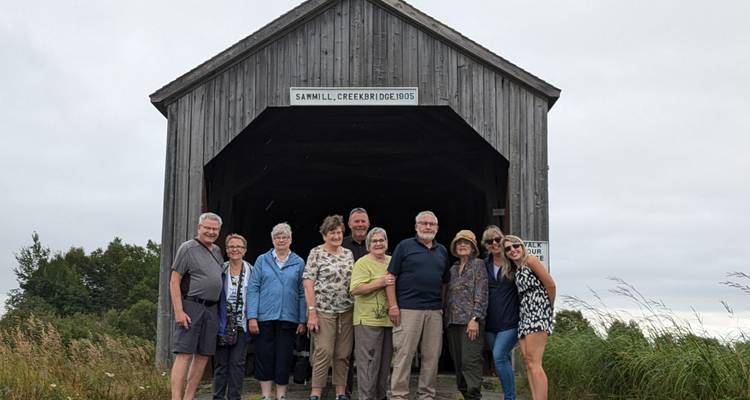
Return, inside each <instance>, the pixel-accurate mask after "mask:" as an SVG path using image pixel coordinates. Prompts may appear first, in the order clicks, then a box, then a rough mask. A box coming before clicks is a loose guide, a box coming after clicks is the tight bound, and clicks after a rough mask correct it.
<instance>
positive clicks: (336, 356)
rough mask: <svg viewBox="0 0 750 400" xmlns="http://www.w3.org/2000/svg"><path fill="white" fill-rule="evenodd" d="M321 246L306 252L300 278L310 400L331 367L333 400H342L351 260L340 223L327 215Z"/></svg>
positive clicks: (348, 345) (349, 341) (349, 340)
mask: <svg viewBox="0 0 750 400" xmlns="http://www.w3.org/2000/svg"><path fill="white" fill-rule="evenodd" d="M320 234H321V235H322V236H323V241H324V243H323V244H321V245H319V246H317V247H315V248H314V249H312V250H310V255H309V256H308V257H307V264H306V265H305V272H304V273H303V275H302V278H303V279H304V287H305V300H306V302H307V328H308V329H309V330H310V332H311V333H312V336H313V343H314V351H313V356H312V360H311V364H312V368H313V374H312V383H311V386H312V389H311V391H310V400H319V399H320V394H321V393H322V391H323V388H324V387H325V386H326V381H327V378H328V368H329V367H331V364H333V379H332V383H333V386H335V388H336V399H337V400H346V394H345V390H346V378H347V373H348V371H349V356H350V355H351V352H352V338H353V333H352V331H353V329H352V305H353V300H352V297H351V296H350V295H349V283H350V280H351V276H352V266H353V264H354V256H353V255H352V252H351V251H350V250H348V249H345V248H343V247H342V246H341V242H342V240H343V237H344V220H343V218H342V217H341V216H340V215H329V216H327V217H326V218H325V220H323V224H321V226H320Z"/></svg>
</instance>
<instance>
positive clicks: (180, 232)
mask: <svg viewBox="0 0 750 400" xmlns="http://www.w3.org/2000/svg"><path fill="white" fill-rule="evenodd" d="M290 86H417V87H419V103H420V104H421V105H449V106H450V107H451V108H452V109H453V110H454V111H455V112H456V113H458V114H459V115H460V116H461V117H462V118H464V120H465V121H466V122H467V123H468V124H469V125H471V126H472V127H473V128H474V129H475V130H476V131H477V132H478V133H479V134H480V135H481V136H482V137H483V138H484V139H485V140H486V141H487V142H488V143H489V144H490V145H492V146H493V147H494V148H495V149H496V150H497V151H498V152H499V153H500V154H502V155H503V156H504V157H505V158H506V159H508V160H509V161H510V171H509V174H508V175H509V189H510V198H509V205H510V209H509V210H507V212H506V215H507V216H508V218H509V225H508V226H509V231H510V232H511V233H515V234H519V235H521V236H522V237H524V238H528V239H535V240H547V239H548V231H549V218H548V205H547V204H548V196H547V111H548V106H547V104H548V101H547V99H546V98H545V97H543V96H542V95H540V94H538V93H536V92H533V91H531V90H530V89H528V88H527V87H526V86H523V85H522V84H520V83H518V82H516V81H514V80H512V79H509V78H508V77H506V76H503V75H502V74H501V73H500V72H499V71H498V70H496V69H495V68H493V67H490V66H488V65H487V64H484V63H482V62H480V61H478V60H476V59H474V58H472V57H469V56H467V55H465V54H463V53H461V52H460V51H458V50H456V48H454V47H452V46H451V45H450V44H448V43H447V42H443V41H440V40H439V39H438V38H436V37H435V36H432V35H431V34H430V33H429V32H427V31H426V30H425V29H423V28H422V27H420V26H417V25H414V24H412V23H410V22H407V21H406V20H403V19H401V18H399V17H397V16H395V15H394V14H393V13H391V12H390V11H388V10H386V9H383V8H382V7H381V6H378V5H374V4H373V3H370V2H369V1H367V0H342V1H338V2H334V3H332V6H331V7H329V8H327V9H325V10H322V11H321V12H320V13H318V14H317V15H314V16H311V18H309V19H307V20H306V21H305V22H303V23H301V24H299V25H298V26H296V27H293V28H292V29H290V30H287V31H285V32H281V34H280V35H279V36H278V37H277V38H276V39H275V40H272V41H271V42H269V43H268V44H266V45H265V46H264V47H262V48H259V49H258V50H257V51H255V52H254V53H252V54H250V55H249V56H247V57H246V58H244V59H242V60H241V61H239V62H238V63H236V64H234V65H232V66H229V67H228V68H226V69H225V70H223V71H222V72H220V73H218V74H216V75H214V76H213V77H211V78H210V79H208V80H206V81H204V82H202V83H201V84H200V85H198V86H196V87H195V88H194V89H193V90H192V91H191V92H189V93H187V94H186V95H184V96H183V97H181V98H180V99H179V100H177V101H176V102H173V103H171V104H170V105H169V107H168V119H169V123H168V124H169V125H168V126H169V128H168V131H169V133H168V136H169V138H168V142H167V143H168V145H167V168H166V177H165V201H164V228H163V235H162V244H163V248H162V249H163V251H162V279H164V278H167V277H168V268H169V265H170V264H171V262H172V259H173V257H174V251H175V250H176V247H177V246H178V245H179V244H180V243H181V242H183V241H185V240H187V239H189V238H190V237H192V236H193V235H194V234H195V226H196V224H197V218H198V215H199V214H200V212H201V211H202V207H203V193H202V192H203V166H204V165H205V164H206V163H208V162H209V161H210V160H211V159H213V158H214V156H215V155H217V154H218V153H219V152H220V151H221V150H222V149H223V148H224V147H225V146H226V145H227V144H228V143H229V142H230V141H231V140H232V139H233V138H234V137H235V136H236V135H237V134H239V133H240V132H241V131H242V129H243V128H244V127H246V126H247V125H248V124H249V123H250V122H251V121H253V119H254V118H255V117H256V116H258V115H259V114H260V113H261V112H263V110H265V109H266V107H273V106H288V105H289V96H288V90H289V87H290ZM165 269H167V271H166V272H164V270H165ZM166 281H167V282H168V279H166ZM163 285H164V281H163V282H162V286H163ZM162 289H163V288H162ZM164 296H168V290H167V292H166V293H165V292H164V290H160V297H161V298H160V310H161V312H160V325H159V336H160V337H162V335H165V334H166V333H165V332H167V330H165V329H166V327H167V326H169V327H171V320H172V318H171V313H172V310H171V306H170V307H169V310H168V311H165V310H164V307H166V305H167V304H168V301H169V300H168V299H166V300H165V299H164ZM166 340H168V337H167V339H166ZM163 350H164V349H163V348H162V350H161V351H163ZM168 356H169V355H168V354H166V355H164V354H161V355H160V357H168ZM160 359H161V360H166V358H160Z"/></svg>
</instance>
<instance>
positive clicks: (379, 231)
mask: <svg viewBox="0 0 750 400" xmlns="http://www.w3.org/2000/svg"><path fill="white" fill-rule="evenodd" d="M377 234H380V235H383V239H385V241H386V242H388V234H387V233H386V232H385V229H383V228H381V227H379V226H376V227H374V228H372V229H370V232H367V237H366V238H365V248H366V249H367V251H370V244H371V243H372V237H373V236H375V235H377Z"/></svg>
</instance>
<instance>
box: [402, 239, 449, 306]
mask: <svg viewBox="0 0 750 400" xmlns="http://www.w3.org/2000/svg"><path fill="white" fill-rule="evenodd" d="M388 272H390V273H392V274H393V275H396V299H397V300H398V306H399V308H404V309H407V310H442V309H443V296H442V295H443V284H444V283H448V281H449V280H450V263H449V260H448V250H446V249H445V246H443V245H442V244H440V243H437V242H435V241H433V242H432V247H431V248H429V249H428V248H427V247H426V246H425V245H424V244H422V243H421V242H419V241H418V240H417V238H416V237H414V238H410V239H405V240H402V241H401V243H399V244H398V246H396V249H395V250H394V251H393V255H392V256H391V262H390V264H388Z"/></svg>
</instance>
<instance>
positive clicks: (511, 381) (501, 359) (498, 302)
mask: <svg viewBox="0 0 750 400" xmlns="http://www.w3.org/2000/svg"><path fill="white" fill-rule="evenodd" d="M503 237H504V235H503V232H502V231H501V230H500V228H498V227H497V226H495V225H490V226H488V227H487V229H485V230H484V233H483V234H482V243H484V247H485V248H486V249H487V253H488V254H487V258H486V259H485V267H486V268H487V278H488V279H487V282H488V286H489V296H488V302H487V321H486V324H485V328H484V329H485V332H486V337H487V344H488V345H489V348H490V349H491V350H492V358H493V359H494V361H495V372H496V374H497V377H498V378H500V384H501V385H502V386H503V398H504V400H515V398H516V384H515V376H514V374H513V365H512V363H511V351H512V350H513V347H514V346H515V345H516V343H518V318H519V305H518V290H517V289H516V281H515V277H514V275H515V268H513V264H511V263H510V262H509V261H508V259H507V258H506V257H505V253H504V252H503V246H502V241H503Z"/></svg>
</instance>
